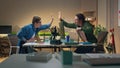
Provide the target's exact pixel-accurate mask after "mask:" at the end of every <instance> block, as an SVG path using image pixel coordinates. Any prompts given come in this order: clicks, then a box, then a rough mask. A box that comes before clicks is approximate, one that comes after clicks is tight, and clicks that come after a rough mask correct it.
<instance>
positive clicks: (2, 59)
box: [0, 57, 8, 63]
mask: <svg viewBox="0 0 120 68" xmlns="http://www.w3.org/2000/svg"><path fill="white" fill-rule="evenodd" d="M7 58H8V57H1V58H0V63H1V62H3V61H4V60H5V59H7Z"/></svg>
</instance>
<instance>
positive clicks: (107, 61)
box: [83, 54, 120, 66]
mask: <svg viewBox="0 0 120 68" xmlns="http://www.w3.org/2000/svg"><path fill="white" fill-rule="evenodd" d="M86 56H87V58H85V59H83V61H84V62H86V63H88V64H90V65H94V66H97V65H120V54H86Z"/></svg>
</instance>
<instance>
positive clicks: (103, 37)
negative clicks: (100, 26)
mask: <svg viewBox="0 0 120 68" xmlns="http://www.w3.org/2000/svg"><path fill="white" fill-rule="evenodd" d="M107 35H108V32H107V31H101V32H100V33H99V34H98V37H97V40H98V42H97V47H96V48H95V52H96V53H105V49H104V43H105V41H106V39H107Z"/></svg>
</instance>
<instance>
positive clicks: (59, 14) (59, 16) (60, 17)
mask: <svg viewBox="0 0 120 68" xmlns="http://www.w3.org/2000/svg"><path fill="white" fill-rule="evenodd" d="M58 18H59V20H60V21H61V19H62V13H61V12H60V11H59V12H58Z"/></svg>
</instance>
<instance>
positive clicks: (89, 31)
mask: <svg viewBox="0 0 120 68" xmlns="http://www.w3.org/2000/svg"><path fill="white" fill-rule="evenodd" d="M59 26H60V30H61V36H62V37H61V38H65V30H64V26H65V27H68V28H73V29H76V28H77V25H76V24H75V23H67V22H66V21H64V20H61V22H60V23H59ZM81 29H82V30H83V31H84V33H85V35H86V38H87V40H88V41H89V42H92V43H97V39H96V37H95V36H94V34H93V33H94V27H93V25H92V24H90V23H89V22H88V21H85V22H84V23H83V26H81Z"/></svg>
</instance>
